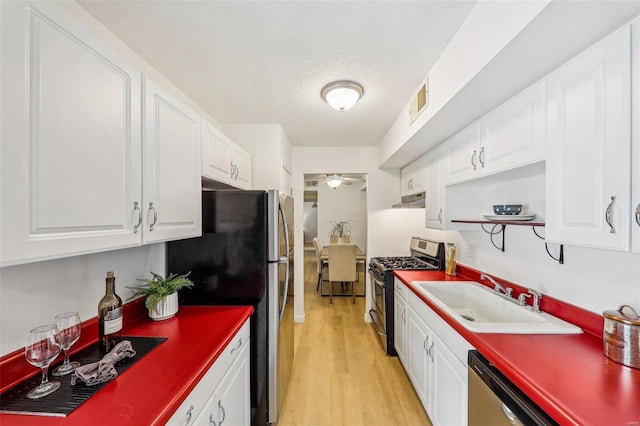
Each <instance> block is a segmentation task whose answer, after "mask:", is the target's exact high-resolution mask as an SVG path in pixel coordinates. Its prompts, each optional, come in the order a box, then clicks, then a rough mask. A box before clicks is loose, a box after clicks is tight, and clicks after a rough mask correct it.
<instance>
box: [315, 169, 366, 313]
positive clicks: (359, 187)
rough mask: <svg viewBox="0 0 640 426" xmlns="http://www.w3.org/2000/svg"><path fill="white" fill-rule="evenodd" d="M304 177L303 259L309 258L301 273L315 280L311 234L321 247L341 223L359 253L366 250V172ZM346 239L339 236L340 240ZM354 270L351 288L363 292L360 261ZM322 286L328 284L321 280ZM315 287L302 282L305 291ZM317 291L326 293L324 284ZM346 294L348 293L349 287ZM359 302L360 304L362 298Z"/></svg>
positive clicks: (364, 275)
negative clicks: (336, 182) (354, 283)
mask: <svg viewBox="0 0 640 426" xmlns="http://www.w3.org/2000/svg"><path fill="white" fill-rule="evenodd" d="M333 178H336V179H337V181H339V184H337V185H336V184H335V182H331V179H333ZM304 180H305V187H304V212H303V216H304V219H303V235H304V247H305V250H304V253H305V258H310V259H309V261H305V262H304V268H305V271H304V276H305V279H306V278H307V277H315V280H316V282H317V278H318V270H317V265H318V262H317V259H316V252H315V249H314V247H313V238H314V237H317V238H318V240H319V242H320V246H321V247H323V246H327V245H328V244H329V243H330V242H331V239H332V233H333V234H335V228H336V225H338V224H343V231H344V233H346V234H348V235H347V237H348V241H349V242H351V243H354V244H356V245H357V246H358V248H359V249H360V250H361V251H362V252H366V247H367V175H366V174H355V173H342V174H339V173H328V174H305V175H304ZM330 184H331V185H332V186H330ZM345 224H346V225H345ZM341 237H342V236H341ZM346 239H347V238H343V239H341V241H344V240H346ZM358 269H359V274H358V281H357V283H356V286H355V289H356V293H357V294H359V295H364V294H365V284H364V283H365V282H366V273H365V272H364V271H365V270H366V267H365V265H364V264H361V265H358ZM322 285H323V286H325V287H326V286H328V283H327V282H326V281H325V282H324V283H323V284H322ZM316 287H317V286H316V285H311V286H310V285H307V284H306V283H305V286H304V288H305V292H307V291H314V290H315V289H316ZM321 287H322V286H321ZM318 290H319V291H318V292H317V293H318V296H321V295H322V294H324V293H326V292H328V287H326V288H325V291H324V292H323V291H322V288H319V289H318ZM314 293H315V292H314ZM349 294H351V292H350V290H349ZM310 296H311V295H310ZM362 299H364V298H362ZM362 302H363V305H364V300H362ZM305 303H306V302H305Z"/></svg>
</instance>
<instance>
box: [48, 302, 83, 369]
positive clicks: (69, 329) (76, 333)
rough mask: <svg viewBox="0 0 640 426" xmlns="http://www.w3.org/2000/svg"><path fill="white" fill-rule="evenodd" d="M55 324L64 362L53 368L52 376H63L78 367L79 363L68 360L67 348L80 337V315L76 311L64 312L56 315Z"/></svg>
mask: <svg viewBox="0 0 640 426" xmlns="http://www.w3.org/2000/svg"><path fill="white" fill-rule="evenodd" d="M56 326H57V327H58V330H59V332H58V340H59V342H60V347H61V348H62V350H63V351H64V362H63V363H62V365H60V366H58V367H57V368H56V369H55V370H53V373H52V374H53V375H54V376H64V375H66V374H69V373H71V372H73V370H74V369H76V368H77V367H80V363H79V362H76V361H69V348H71V346H72V345H73V344H74V343H76V342H77V341H78V339H80V330H81V329H82V326H81V325H80V316H79V315H78V313H77V312H65V313H64V314H60V315H56Z"/></svg>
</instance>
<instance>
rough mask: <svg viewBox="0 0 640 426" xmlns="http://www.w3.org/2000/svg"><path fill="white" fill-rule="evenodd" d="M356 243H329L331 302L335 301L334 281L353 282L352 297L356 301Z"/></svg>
mask: <svg viewBox="0 0 640 426" xmlns="http://www.w3.org/2000/svg"><path fill="white" fill-rule="evenodd" d="M356 278H357V273H356V245H355V244H329V303H333V283H334V282H336V281H337V282H346V283H351V297H352V299H353V303H356V290H355V285H354V283H355V281H356Z"/></svg>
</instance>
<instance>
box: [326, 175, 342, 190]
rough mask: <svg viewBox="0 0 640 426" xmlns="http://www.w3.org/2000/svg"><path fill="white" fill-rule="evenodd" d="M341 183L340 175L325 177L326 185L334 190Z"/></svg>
mask: <svg viewBox="0 0 640 426" xmlns="http://www.w3.org/2000/svg"><path fill="white" fill-rule="evenodd" d="M341 183H342V176H340V175H331V176H327V185H329V186H330V187H331V188H333V189H336V188H337V187H339V186H340V184H341Z"/></svg>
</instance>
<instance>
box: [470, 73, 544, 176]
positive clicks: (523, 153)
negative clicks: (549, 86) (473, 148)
mask: <svg viewBox="0 0 640 426" xmlns="http://www.w3.org/2000/svg"><path fill="white" fill-rule="evenodd" d="M544 95H545V85H544V82H540V83H536V84H534V85H533V86H531V87H529V88H528V89H526V90H524V91H523V92H521V93H519V94H518V95H516V96H515V97H513V98H512V99H510V100H508V101H507V102H505V103H504V104H502V105H501V106H499V107H498V108H496V109H494V110H493V111H491V112H490V113H489V114H487V115H486V116H484V117H483V118H482V120H480V150H479V151H478V163H479V166H480V171H481V172H482V173H485V174H491V173H497V172H501V171H505V170H510V169H514V168H516V167H519V166H524V165H526V164H530V163H534V162H536V161H542V160H544V158H545V139H544V138H545V134H544V131H545V126H544V123H545V114H544V108H545V103H544Z"/></svg>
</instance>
